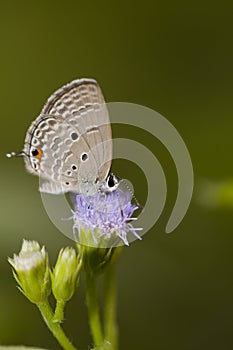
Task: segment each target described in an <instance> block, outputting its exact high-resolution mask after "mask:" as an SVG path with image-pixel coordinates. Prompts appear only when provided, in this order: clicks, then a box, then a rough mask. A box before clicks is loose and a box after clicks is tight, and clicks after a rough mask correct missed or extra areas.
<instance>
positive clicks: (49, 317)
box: [37, 301, 77, 350]
mask: <svg viewBox="0 0 233 350" xmlns="http://www.w3.org/2000/svg"><path fill="white" fill-rule="evenodd" d="M37 306H38V308H39V310H40V312H41V314H42V316H43V319H44V321H45V323H46V324H47V326H48V328H49V329H50V331H51V332H52V334H53V335H54V337H55V338H56V339H57V341H58V342H59V344H60V345H61V346H62V347H63V349H64V350H77V348H75V347H74V346H73V345H72V343H71V342H70V340H69V339H68V338H67V336H66V335H65V333H64V331H63V329H62V328H61V326H60V324H59V323H57V322H54V321H53V317H54V314H53V311H52V309H51V307H50V305H49V303H48V301H46V302H43V303H39V304H37Z"/></svg>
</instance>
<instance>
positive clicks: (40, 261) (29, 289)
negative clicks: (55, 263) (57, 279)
mask: <svg viewBox="0 0 233 350" xmlns="http://www.w3.org/2000/svg"><path fill="white" fill-rule="evenodd" d="M8 261H9V263H10V264H11V266H12V267H13V269H14V277H15V279H16V281H17V283H18V284H19V289H20V290H21V292H22V293H23V294H24V295H25V296H26V297H27V298H28V299H29V300H30V301H31V302H33V303H35V304H37V303H40V302H43V301H45V300H46V299H47V297H48V295H49V294H50V293H51V281H50V272H49V265H48V254H47V253H46V251H45V248H44V247H42V248H40V245H39V243H38V242H35V241H26V240H23V244H22V248H21V251H20V252H19V255H16V254H14V256H13V259H12V258H9V259H8Z"/></svg>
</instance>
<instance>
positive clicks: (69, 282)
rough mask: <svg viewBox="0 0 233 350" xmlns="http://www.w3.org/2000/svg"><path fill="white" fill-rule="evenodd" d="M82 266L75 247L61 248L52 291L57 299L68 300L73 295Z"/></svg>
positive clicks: (53, 274)
mask: <svg viewBox="0 0 233 350" xmlns="http://www.w3.org/2000/svg"><path fill="white" fill-rule="evenodd" d="M80 267H81V261H80V259H79V257H78V256H77V255H76V252H75V250H74V249H73V248H69V247H66V248H64V249H61V251H60V253H59V255H58V259H57V262H56V265H55V268H54V270H53V272H52V273H51V277H52V291H53V295H54V296H55V298H56V300H58V301H63V302H66V301H68V300H70V298H71V297H72V296H73V294H74V292H75V290H76V288H77V284H78V277H79V272H80Z"/></svg>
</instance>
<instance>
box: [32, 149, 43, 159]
mask: <svg viewBox="0 0 233 350" xmlns="http://www.w3.org/2000/svg"><path fill="white" fill-rule="evenodd" d="M31 154H32V156H33V157H35V158H37V159H40V158H41V157H42V154H43V152H42V151H41V150H40V149H37V148H35V149H33V150H32V151H31Z"/></svg>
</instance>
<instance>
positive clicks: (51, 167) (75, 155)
mask: <svg viewBox="0 0 233 350" xmlns="http://www.w3.org/2000/svg"><path fill="white" fill-rule="evenodd" d="M7 156H8V157H13V156H23V157H24V159H25V164H26V168H27V170H29V172H31V173H33V174H36V175H38V176H40V179H42V180H43V181H40V188H39V190H40V191H41V192H48V193H52V194H60V193H66V192H76V193H80V194H83V195H93V194H95V193H97V192H108V191H111V190H113V189H115V188H116V187H117V179H116V178H115V176H114V175H112V174H110V173H109V172H110V167H111V161H112V132H111V126H110V121H109V115H108V110H107V106H106V104H105V101H104V97H103V94H102V92H101V89H100V87H99V85H98V84H97V82H96V81H95V80H93V79H78V80H74V81H72V82H71V83H69V84H67V85H64V86H63V87H62V88H60V89H59V90H57V91H56V92H54V93H53V94H52V95H51V96H50V98H49V99H48V101H47V102H46V104H45V105H44V107H43V109H42V111H41V113H40V115H39V116H38V117H37V118H36V119H35V121H34V122H33V123H32V124H31V126H30V127H29V129H28V131H27V134H26V138H25V144H24V149H23V151H22V152H20V153H18V154H15V153H11V154H8V155H7Z"/></svg>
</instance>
